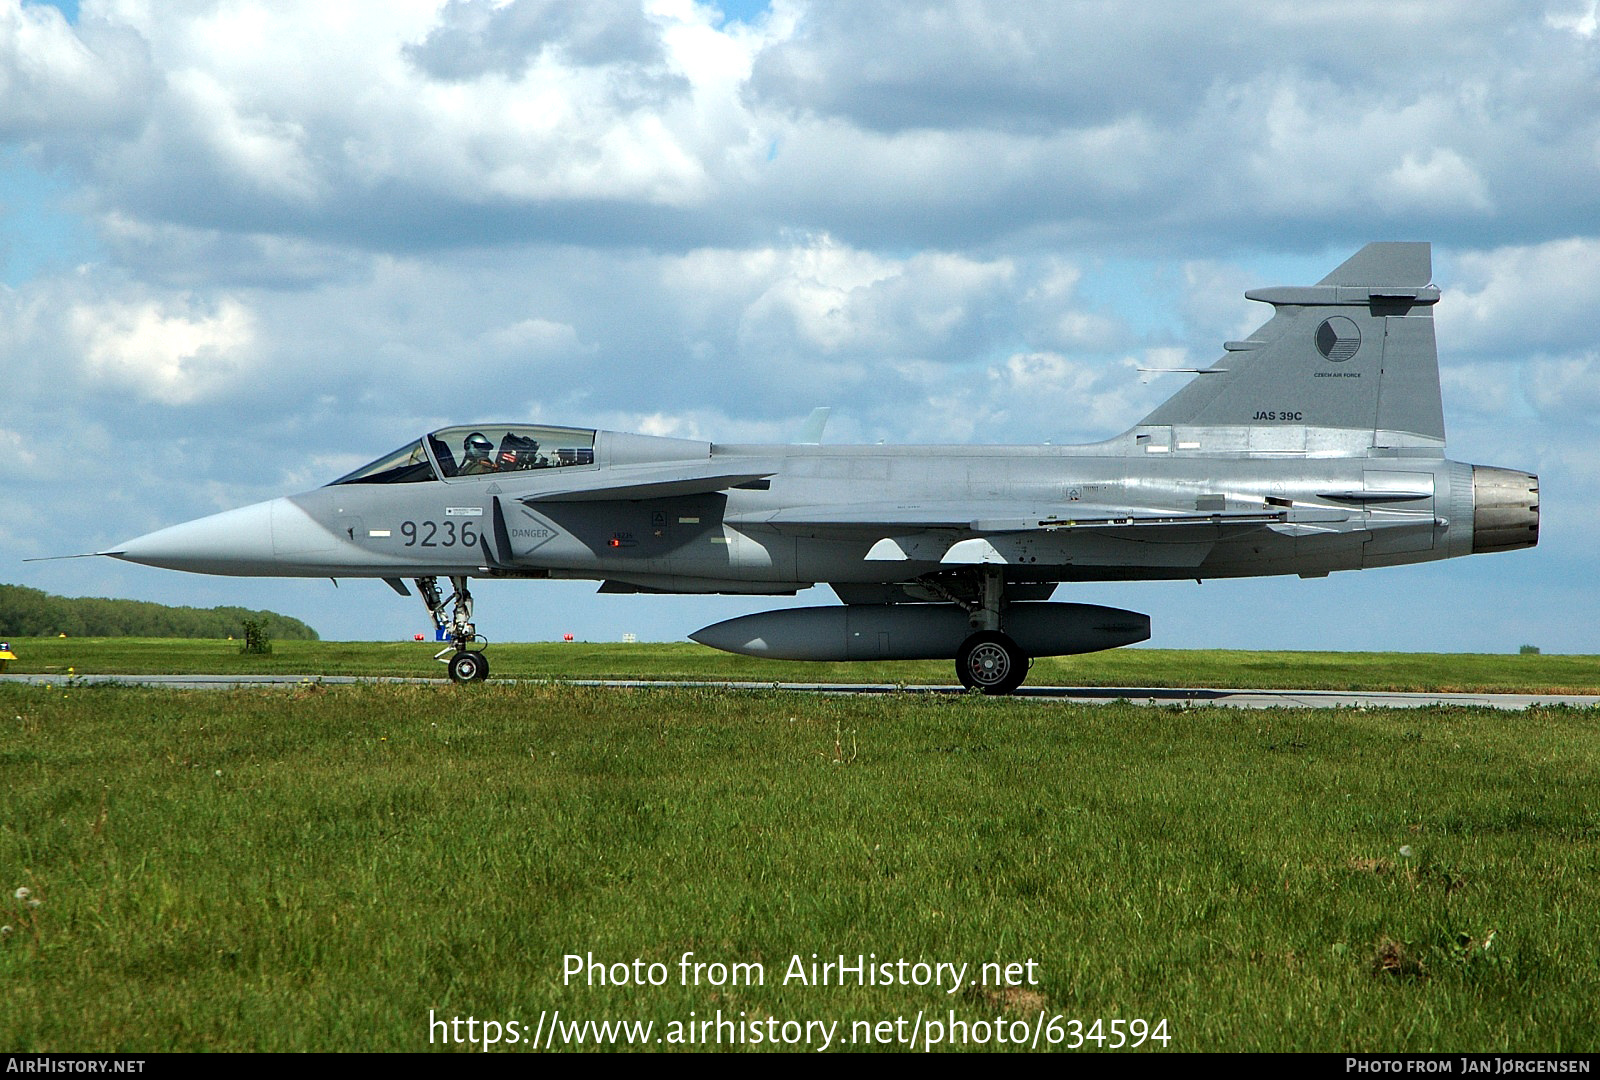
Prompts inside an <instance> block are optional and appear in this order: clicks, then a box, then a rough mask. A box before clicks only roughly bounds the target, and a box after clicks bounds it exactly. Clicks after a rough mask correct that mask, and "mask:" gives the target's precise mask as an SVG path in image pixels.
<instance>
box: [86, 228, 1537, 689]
mask: <svg viewBox="0 0 1600 1080" xmlns="http://www.w3.org/2000/svg"><path fill="white" fill-rule="evenodd" d="M1245 295H1246V297H1247V298H1249V299H1251V300H1258V301H1261V302H1263V303H1265V304H1268V305H1270V306H1271V308H1272V316H1271V318H1269V319H1268V320H1267V321H1266V322H1265V323H1263V324H1262V326H1261V327H1260V328H1259V329H1258V330H1256V331H1255V332H1254V333H1252V334H1250V335H1249V336H1248V337H1246V338H1244V339H1242V340H1239V341H1230V342H1227V343H1226V344H1225V345H1224V346H1223V350H1224V351H1223V354H1222V356H1221V358H1220V359H1218V360H1216V361H1215V362H1214V363H1213V364H1212V365H1211V366H1209V367H1205V368H1197V369H1187V370H1189V371H1190V373H1191V374H1192V379H1191V381H1189V382H1188V383H1187V384H1186V385H1185V386H1184V387H1183V388H1182V389H1181V390H1179V391H1178V392H1177V393H1176V394H1175V395H1174V396H1173V397H1171V398H1170V399H1169V400H1168V401H1166V403H1165V404H1163V405H1161V406H1160V407H1159V408H1157V409H1156V410H1155V411H1154V412H1152V413H1151V414H1150V415H1149V416H1146V417H1145V418H1144V419H1143V420H1141V421H1139V422H1138V423H1137V424H1135V425H1134V426H1133V427H1131V428H1129V429H1128V430H1127V431H1126V432H1124V433H1123V434H1121V435H1118V436H1116V437H1115V438H1113V439H1108V440H1106V441H1104V442H1100V443H1093V444H1089V445H1082V446H1054V445H1044V446H833V445H823V444H822V442H821V427H822V420H823V419H825V417H824V416H822V415H820V414H819V415H818V416H816V417H814V418H813V421H812V425H811V427H812V431H811V432H810V433H808V437H807V438H805V439H804V440H803V441H802V442H800V443H797V444H790V445H739V444H724V443H712V442H701V441H697V440H690V439H676V438H660V437H655V436H647V435H631V434H625V433H622V432H615V431H598V430H594V429H591V428H583V427H554V426H545V425H541V424H524V423H493V424H490V423H480V424H464V425H460V426H455V427H447V428H443V429H441V430H438V431H433V432H430V433H428V434H426V435H423V436H421V437H420V438H416V439H413V440H411V441H410V442H408V443H406V444H405V445H404V446H402V447H400V448H399V449H398V450H395V451H394V452H393V453H389V454H385V455H384V456H382V457H380V458H378V459H377V460H376V461H374V462H372V463H371V464H369V465H364V466H362V467H361V468H359V469H357V470H355V471H354V472H352V473H350V474H349V475H348V476H342V477H340V478H339V479H337V480H334V481H333V482H332V483H330V484H328V485H327V486H325V487H321V488H317V489H315V490H313V491H308V492H304V493H302V494H299V495H291V496H288V497H285V498H279V499H274V500H271V501H269V502H263V503H257V504H255V505H253V506H246V507H244V508H243V509H239V510H232V511H229V512H227V513H222V514H216V515H214V516H211V517H206V518H201V519H199V520H196V521H191V522H188V523H187V524H182V525H175V526H173V527H171V528H167V529H162V530H160V531H158V532H153V533H150V534H148V535H146V536H141V537H139V538H137V539H135V540H130V541H128V542H127V543H125V544H122V545H120V546H119V547H117V548H116V549H115V550H112V551H106V552H100V553H99V554H104V555H111V556H114V557H116V558H118V559H125V560H127V561H129V562H135V563H144V564H147V565H150V566H159V567H168V568H171V569H175V570H188V571H194V572H197V573H207V574H239V575H264V576H294V577H312V576H316V577H333V578H335V579H337V578H341V577H369V578H381V579H383V580H384V581H386V582H388V583H389V585H390V586H391V587H392V588H393V589H394V590H395V591H396V592H398V593H400V594H401V595H403V596H405V595H410V592H409V590H408V589H407V587H406V584H405V579H408V578H409V579H413V580H414V581H415V584H416V586H417V590H418V592H420V594H421V597H422V600H423V602H424V603H425V604H426V606H427V609H428V612H429V614H430V615H431V616H432V619H433V622H434V625H435V628H436V636H437V637H438V639H439V640H440V641H442V642H445V645H444V648H443V649H441V650H440V652H439V654H438V657H437V658H438V659H440V660H442V661H444V662H445V663H447V664H448V668H449V673H450V676H451V677H452V678H453V679H455V680H456V681H458V682H471V681H474V680H479V679H483V678H485V677H487V675H488V672H489V664H488V658H487V655H486V654H485V652H484V651H483V650H484V646H485V645H486V642H485V640H484V638H483V637H482V636H481V635H479V634H478V632H477V628H476V625H475V623H474V622H473V611H472V594H471V592H470V591H469V589H468V585H469V581H470V579H471V578H474V577H477V578H543V579H559V578H580V579H590V580H596V581H599V582H600V583H601V584H600V591H601V592H606V593H738V594H751V595H792V594H794V593H795V592H797V591H798V590H801V589H805V588H809V587H810V586H812V585H814V584H816V583H819V582H825V583H826V584H828V585H829V586H830V587H831V588H832V589H833V591H834V593H835V594H836V595H837V596H838V598H839V600H840V601H842V603H840V604H836V605H828V606H822V607H807V608H796V609H787V610H777V611H767V612H762V613H759V614H753V615H746V616H743V617H741V618H736V619H731V620H728V621H726V622H720V623H717V624H715V625H712V626H707V627H704V628H703V629H701V630H699V631H697V632H696V633H694V634H692V635H690V636H691V637H692V638H693V639H694V640H695V641H698V642H701V643H702V644H705V645H709V646H711V647H713V648H717V649H724V650H727V651H730V652H735V653H743V654H746V655H750V656H761V657H773V658H782V659H795V660H913V659H953V660H954V661H955V664H956V674H957V676H958V678H959V679H960V681H961V683H962V684H963V685H964V686H966V687H968V688H969V689H971V688H976V689H978V690H981V691H982V692H984V693H988V694H1006V693H1010V692H1011V691H1013V690H1015V689H1016V688H1017V687H1018V686H1019V685H1020V684H1021V683H1022V681H1023V678H1024V677H1025V675H1026V674H1027V670H1028V666H1029V663H1030V661H1031V659H1032V658H1034V657H1040V656H1061V655H1068V654H1074V653H1084V652H1092V651H1095V650H1099V649H1109V648H1115V647H1117V646H1121V645H1127V644H1131V643H1134V642H1138V641H1142V640H1145V639H1146V638H1148V637H1149V634H1150V620H1149V618H1148V617H1147V616H1145V615H1142V614H1139V613H1137V612H1132V611H1122V610H1118V609H1114V608H1107V607H1100V606H1095V605H1088V604H1076V603H1058V602H1051V601H1050V597H1051V595H1052V593H1053V592H1054V591H1055V589H1056V587H1057V585H1058V584H1059V583H1061V582H1076V581H1133V580H1150V579H1188V578H1194V579H1205V578H1228V577H1254V576H1259V575H1268V574H1298V575H1300V576H1301V577H1323V576H1326V575H1327V574H1328V573H1330V572H1332V571H1335V570H1361V569H1367V568H1370V567H1377V566H1394V565H1398V564H1403V563H1416V562H1425V561H1428V560H1432V559H1446V558H1452V557H1454V556H1457V555H1469V554H1477V553H1482V552H1493V551H1507V550H1511V549H1514V548H1525V547H1532V546H1534V545H1535V544H1536V543H1537V542H1538V538H1539V481H1538V477H1536V476H1534V475H1532V474H1530V473H1526V472H1522V471H1518V470H1508V469H1499V468H1487V467H1483V466H1477V465H1466V464H1461V463H1458V462H1454V461H1450V460H1449V459H1447V458H1446V457H1445V431H1444V416H1443V410H1442V407H1441V402H1440V395H1439V370H1438V359H1437V355H1436V350H1435V343H1434V328H1433V306H1434V304H1435V303H1437V302H1438V300H1439V290H1438V289H1437V288H1436V287H1435V286H1434V285H1433V284H1432V261H1431V251H1430V248H1429V245H1427V244H1423V243H1377V244H1369V245H1367V246H1366V247H1364V248H1362V249H1361V251H1359V252H1358V253H1357V254H1356V255H1354V256H1353V257H1351V258H1350V259H1349V260H1347V261H1346V262H1345V263H1343V264H1342V265H1340V266H1339V267H1338V268H1337V269H1336V270H1334V271H1333V272H1332V273H1330V274H1328V276H1326V277H1325V278H1323V279H1322V280H1321V281H1319V282H1318V283H1317V284H1315V285H1311V286H1295V287H1279V288H1267V289H1257V290H1254V291H1251V292H1247V293H1246V294H1245ZM810 435H814V436H815V437H814V438H812V437H809V436H810ZM440 579H447V580H448V582H449V583H450V585H451V589H450V592H449V594H448V595H446V594H445V593H444V590H443V589H442V588H441V586H440V584H439V582H440Z"/></svg>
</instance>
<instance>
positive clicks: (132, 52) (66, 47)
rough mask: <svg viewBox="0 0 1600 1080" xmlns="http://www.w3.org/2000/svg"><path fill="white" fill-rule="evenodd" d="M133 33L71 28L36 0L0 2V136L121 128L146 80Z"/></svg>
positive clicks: (136, 108) (135, 109) (74, 134)
mask: <svg viewBox="0 0 1600 1080" xmlns="http://www.w3.org/2000/svg"><path fill="white" fill-rule="evenodd" d="M148 63H149V59H148V57H147V56H146V55H145V53H144V50H143V48H142V47H141V43H140V41H139V39H138V37H137V35H133V34H129V33H127V32H125V31H122V30H118V29H117V28H114V27H111V26H108V25H102V24H96V23H93V22H90V23H89V24H88V25H87V26H85V27H83V28H82V31H81V32H80V33H75V32H74V30H73V28H72V27H71V26H69V25H68V23H67V21H66V19H65V18H63V17H62V15H61V12H59V11H57V10H56V9H55V8H53V7H47V6H45V5H43V4H23V3H22V2H21V0H0V138H10V139H15V138H23V139H29V138H63V137H66V138H78V137H81V136H83V135H85V134H90V133H95V132H108V131H112V130H114V129H118V128H124V127H126V126H128V125H130V124H131V123H133V122H134V120H135V119H136V118H137V116H138V115H139V113H140V110H141V107H142V105H143V100H144V98H145V96H146V94H148V93H149V91H150V89H151V86H150V83H151V75H150V71H149V67H148Z"/></svg>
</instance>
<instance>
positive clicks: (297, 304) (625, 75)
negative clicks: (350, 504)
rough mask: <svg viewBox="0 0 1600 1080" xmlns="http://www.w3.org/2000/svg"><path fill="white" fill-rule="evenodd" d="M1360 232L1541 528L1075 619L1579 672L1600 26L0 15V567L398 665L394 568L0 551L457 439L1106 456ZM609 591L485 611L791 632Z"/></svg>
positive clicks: (682, 12) (1297, 5)
mask: <svg viewBox="0 0 1600 1080" xmlns="http://www.w3.org/2000/svg"><path fill="white" fill-rule="evenodd" d="M1372 240H1427V241H1431V242H1432V243H1433V245H1434V248H1433V251H1434V278H1435V282H1436V283H1437V284H1438V285H1439V286H1440V288H1441V289H1442V290H1443V299H1442V300H1441V302H1440V304H1439V305H1438V307H1437V308H1436V309H1435V316H1436V322H1437V327H1438V338H1439V353H1440V362H1441V371H1442V379H1443V388H1444V398H1445V417H1446V423H1447V428H1448V431H1449V437H1450V456H1451V457H1453V458H1455V459H1456V460H1462V461H1468V462H1473V463H1477V464H1485V465H1498V466H1503V467H1510V468H1525V469H1529V470H1532V471H1535V472H1537V473H1539V474H1540V477H1541V486H1542V515H1543V532H1542V538H1541V542H1540V545H1539V547H1538V548H1537V549H1534V550H1532V551H1522V552H1513V553H1507V554H1500V555H1493V556H1474V557H1470V558H1467V559H1458V560H1451V561H1448V562H1441V563H1433V564H1428V565H1425V566H1418V567H1401V568H1390V569H1383V570H1373V571H1365V572H1362V573H1349V574H1335V575H1333V576H1331V577H1329V578H1326V579H1319V580H1310V581H1301V580H1299V579H1298V578H1289V579H1254V580H1249V581H1207V582H1205V583H1204V584H1196V583H1194V582H1182V583H1151V584H1131V585H1094V586H1063V587H1062V588H1061V589H1060V590H1059V591H1058V592H1057V595H1056V598H1057V599H1060V600H1082V601H1085V602H1093V603H1109V604H1113V605H1116V606H1121V607H1130V608H1134V609H1135V610H1139V611H1144V612H1147V613H1149V614H1150V615H1151V617H1152V621H1153V624H1154V630H1153V637H1152V640H1151V644H1152V645H1158V646H1165V647H1177V648H1203V647H1229V648H1292V649H1408V650H1424V651H1484V652H1505V651H1515V650H1516V649H1517V648H1518V647H1519V646H1521V645H1524V644H1533V645H1537V646H1539V647H1540V648H1542V649H1543V650H1544V651H1547V652H1584V653H1600V627H1597V623H1596V620H1595V619H1593V618H1592V617H1590V615H1591V613H1593V612H1595V611H1597V610H1600V575H1596V574H1595V573H1594V572H1593V558H1592V556H1593V554H1594V552H1595V549H1596V543H1595V537H1596V536H1597V535H1600V491H1597V485H1596V483H1595V479H1596V476H1597V473H1600V440H1597V439H1596V426H1597V425H1596V411H1597V409H1600V344H1597V341H1600V337H1597V333H1596V329H1595V326H1596V318H1597V312H1600V34H1597V13H1596V4H1595V0H1470V2H1465V0H1462V2H1457V0H1372V2H1366V0H1352V2H1348V3H1342V4H1337V5H1306V4H1304V3H1302V2H1300V0H1283V2H1279V0H1248V2H1247V0H1218V2H1216V3H1211V4H1204V5H1194V4H1151V3H1143V2H1114V0H1082V2H1078V3H1071V4H1021V5H1019V4H1015V3H1012V2H1002V0H994V2H989V0H949V2H945V3H933V4H929V3H918V2H914V0H882V2H880V0H848V2H845V0H839V2H833V0H772V2H771V3H770V4H763V3H757V2H747V3H738V4H735V3H721V4H717V3H694V2H690V0H642V2H641V0H589V2H586V3H583V4H573V3H566V2H559V0H381V2H377V0H347V2H344V3H340V4H327V3H325V2H322V0H317V2H310V0H271V2H266V0H166V2H163V3H160V4H153V3H150V2H149V0H80V2H79V3H77V4H73V3H62V4H59V5H47V4H43V3H35V2H32V0H0V581H6V582H10V583H14V584H24V585H30V586H33V587H36V588H41V589H45V590H47V591H50V592H54V593H60V594H64V595H74V596H77V595H87V596H123V597H133V598H137V599H143V600H156V601H161V602H164V603H172V604H191V605H198V606H207V607H209V606H212V605H216V604H242V605H245V606H248V607H264V608H271V609H273V610H277V611H281V612H284V613H286V614H289V615H293V616H296V617H299V618H302V619H305V620H306V621H307V622H309V623H311V625H313V626H314V627H316V628H317V630H318V631H319V632H321V634H322V635H323V636H324V637H327V638H336V639H369V638H402V637H409V636H411V634H413V633H415V632H417V631H420V630H422V629H424V628H425V627H426V626H427V625H428V624H427V620H426V615H425V612H424V611H423V609H422V605H421V603H420V601H418V600H416V599H415V598H412V599H409V600H407V599H402V598H400V597H398V596H396V595H395V594H393V593H392V592H391V591H390V590H389V589H388V588H387V587H386V586H384V585H383V584H382V583H380V582H374V581H360V580H345V581H341V582H340V583H339V585H338V586H337V587H336V586H335V585H334V584H333V583H330V582H329V581H326V580H313V581H305V580H271V579H261V580H256V579H230V578H216V577H205V576H197V575H188V574H181V573H176V572H172V571H163V570H157V569H153V568H148V567H138V566H130V565H127V564H123V563H120V562H117V561H115V560H112V559H77V560H71V561H60V562H24V561H23V560H24V559H28V558H34V557H38V556H51V555H64V554H73V553H77V552H86V551H95V550H100V549H104V548H109V547H113V546H115V545H116V544H117V543H118V542H120V541H123V540H126V539H129V538H131V537H133V536H136V535H140V534H142V533H145V532H148V531H150V530H152V529H156V528H159V527H161V526H164V525H169V524H174V523H176V522H180V521H184V520H188V519H190V518H194V517H199V516H202V515H204V514H209V513H213V512H216V511H219V510H224V509H228V508H231V507H235V506H242V505H245V504H247V503H251V502H256V501H259V500H262V499H267V498H271V497H274V496H277V495H282V494H289V493H293V492H296V491H302V490H306V489H308V488H312V487H316V486H319V485H321V484H324V483H327V482H328V481H330V480H332V479H334V478H336V477H338V476H340V475H343V474H344V473H346V472H348V471H350V470H351V469H353V468H355V467H357V466H359V465H361V464H363V463H365V462H367V461H370V460H372V459H374V458H376V457H378V456H379V455H380V454H383V453H385V452H387V451H389V450H392V449H394V448H395V447H397V446H400V445H402V444H403V443H405V442H407V441H409V440H411V439H413V438H415V437H416V436H417V435H419V434H420V433H422V432H423V431H426V430H429V429H431V428H435V427H440V426H444V425H447V424H460V423H472V422H476V421H494V420H498V421H519V422H541V423H551V424H561V425H572V426H584V427H603V428H611V429H615V430H622V431H640V432H645V433H649V434H662V435H677V436H686V437H695V438H702V439H710V440H714V441H719V442H750V441H774V442H784V441H787V440H788V439H789V438H790V437H791V435H792V434H793V433H794V432H795V431H796V430H797V429H798V428H799V427H800V425H801V424H802V423H803V422H804V420H805V417H806V415H807V414H808V413H809V412H810V410H811V409H812V408H813V407H814V406H819V405H826V406H830V407H832V409H833V414H832V419H831V420H830V423H829V427H828V432H827V441H828V442H834V443H849V442H863V443H876V442H879V441H885V442H890V443H904V442H912V443H1041V442H1045V441H1052V442H1058V443H1060V442H1083V441H1092V440H1096V439H1101V438H1106V437H1109V436H1111V435H1114V434H1116V433H1118V432H1120V431H1122V430H1125V429H1126V428H1128V427H1129V426H1131V425H1132V424H1133V423H1135V422H1136V421H1137V420H1139V419H1140V418H1141V417H1142V416H1143V415H1145V413H1146V412H1148V411H1149V410H1150V409H1151V408H1153V407H1154V406H1155V405H1156V404H1158V403H1159V402H1160V401H1162V400H1163V399H1165V398H1166V397H1168V396H1169V395H1170V394H1172V393H1173V392H1175V391H1176V390H1177V389H1179V388H1180V386H1181V385H1182V379H1183V376H1179V375H1157V376H1150V375H1149V374H1141V373H1140V372H1139V371H1138V369H1139V368H1140V367H1150V366H1158V367H1183V366H1191V367H1192V366H1207V365H1209V364H1210V363H1211V362H1212V361H1213V360H1214V359H1216V357H1217V356H1218V355H1220V352H1221V349H1220V345H1221V342H1222V341H1224V340H1226V339H1229V338H1237V337H1242V336H1244V335H1245V334H1246V333H1247V332H1248V331H1249V330H1251V329H1252V328H1253V327H1255V326H1257V325H1259V324H1260V323H1261V322H1263V321H1264V320H1265V318H1266V317H1267V315H1268V314H1269V312H1268V311H1267V309H1266V308H1265V307H1264V306H1263V305H1260V304H1254V303H1251V302H1248V301H1246V300H1245V299H1244V297H1243V293H1244V290H1246V289H1248V288H1254V287H1258V286H1269V285H1290V284H1309V283H1312V282H1314V281H1316V280H1318V279H1319V278H1320V277H1322V275H1323V274H1324V273H1326V272H1327V271H1328V270H1330V269H1332V268H1333V267H1334V266H1335V265H1337V264H1338V263H1339V262H1340V261H1342V260H1343V259H1344V258H1346V257H1347V256H1348V255H1350V254H1351V253H1353V252H1354V251H1355V250H1356V249H1357V248H1359V247H1360V246H1361V245H1362V244H1365V243H1367V242H1368V241H1372ZM593 590H594V585H593V584H589V583H541V582H483V583H481V585H480V586H479V587H477V588H476V590H475V592H476V595H477V600H478V603H477V619H478V624H479V628H480V630H481V631H482V632H484V633H485V634H486V635H487V636H489V637H490V638H491V639H497V640H549V639H555V638H559V637H560V636H561V635H562V634H564V633H573V634H574V635H576V636H577V637H578V638H580V639H587V640H601V641H607V640H609V641H614V640H618V639H619V638H620V637H621V636H622V635H623V634H627V633H632V634H635V635H637V636H638V637H639V638H640V639H642V640H674V639H677V638H681V637H683V636H685V635H686V634H687V633H689V632H690V631H692V630H694V629H696V628H697V627H699V626H701V625H703V624H705V623H707V622H711V621H714V620H716V619H720V618H727V617H731V616H733V615H737V614H742V613H745V612H749V611H756V610H761V609H763V608H765V607H769V606H776V603H775V602H773V601H770V600H767V599H763V598H719V597H653V596H597V595H595V594H594V592H593ZM832 602H834V598H833V596H832V594H831V592H829V591H827V590H826V589H821V588H819V589H816V590H810V591H808V592H806V593H802V594H801V595H800V596H799V597H797V598H795V600H794V601H793V603H798V604H807V603H809V604H819V603H832Z"/></svg>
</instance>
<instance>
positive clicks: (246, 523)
mask: <svg viewBox="0 0 1600 1080" xmlns="http://www.w3.org/2000/svg"><path fill="white" fill-rule="evenodd" d="M283 501H284V500H282V499H275V500H273V501H272V502H262V503H256V504H255V505H254V506H244V507H240V508H239V509H238V510H229V511H226V512H225V513H221V514H212V515H211V516H210V517H203V518H198V519H196V520H194V521H186V522H184V523H183V524H182V525H173V526H171V527H170V528H166V529H158V530H157V531H155V532H153V533H147V534H145V535H144V536H141V537H138V538H137V539H134V540H129V541H128V542H127V543H125V544H122V545H120V546H118V548H117V549H116V550H114V551H108V552H106V554H107V555H112V556H115V557H116V558H118V559H124V560H126V561H128V562H136V563H143V564H144V565H146V566H161V567H165V568H167V569H169V570H189V571H192V572H194V573H197V574H271V573H273V564H274V553H273V546H272V515H273V507H274V504H275V503H279V502H283Z"/></svg>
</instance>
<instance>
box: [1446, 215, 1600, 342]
mask: <svg viewBox="0 0 1600 1080" xmlns="http://www.w3.org/2000/svg"><path fill="white" fill-rule="evenodd" d="M1451 266H1452V270H1453V275H1452V278H1453V280H1451V281H1447V282H1445V283H1444V284H1445V295H1444V298H1443V300H1442V301H1441V303H1440V305H1439V310H1438V313H1437V315H1436V318H1437V320H1438V322H1439V325H1440V332H1441V334H1443V333H1445V332H1446V330H1448V333H1449V335H1450V337H1449V340H1450V342H1451V343H1452V345H1453V346H1454V347H1456V348H1461V349H1468V350H1472V351H1474V352H1479V353H1489V354H1495V353H1498V354H1499V355H1500V356H1502V357H1504V358H1511V357H1516V356H1520V355H1525V354H1526V352H1527V351H1528V350H1530V349H1534V350H1540V351H1565V350H1566V349H1567V348H1569V347H1570V346H1571V345H1572V344H1574V343H1586V342H1592V341H1593V340H1594V327H1595V311H1596V310H1597V309H1600V237H1595V236H1571V237H1567V238H1565V239H1561V240H1551V241H1547V242H1545V243H1540V244H1528V245H1517V246H1509V247H1502V248H1494V249H1490V250H1484V251H1466V252H1460V253H1456V254H1455V255H1454V256H1453V258H1452V259H1451Z"/></svg>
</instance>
